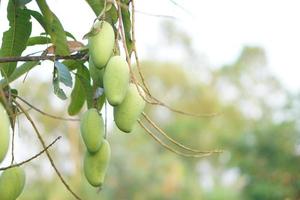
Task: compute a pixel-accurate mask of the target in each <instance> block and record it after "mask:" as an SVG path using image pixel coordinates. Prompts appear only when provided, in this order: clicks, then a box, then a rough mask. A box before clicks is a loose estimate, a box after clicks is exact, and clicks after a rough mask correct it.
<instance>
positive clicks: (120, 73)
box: [80, 21, 145, 187]
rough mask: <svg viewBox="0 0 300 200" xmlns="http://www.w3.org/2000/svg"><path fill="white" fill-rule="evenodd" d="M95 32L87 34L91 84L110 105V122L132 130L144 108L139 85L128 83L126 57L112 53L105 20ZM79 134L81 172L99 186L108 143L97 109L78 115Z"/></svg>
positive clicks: (111, 36) (107, 157)
mask: <svg viewBox="0 0 300 200" xmlns="http://www.w3.org/2000/svg"><path fill="white" fill-rule="evenodd" d="M93 28H94V32H95V34H93V35H91V36H90V37H89V44H88V45H89V71H90V75H91V77H92V79H93V85H94V86H96V87H101V88H103V89H104V90H103V91H104V94H103V95H105V98H106V99H107V101H108V103H109V104H110V105H111V106H113V110H114V111H113V112H114V121H115V124H116V125H117V127H118V128H119V129H120V130H121V131H123V132H126V133H129V132H131V131H132V130H133V128H134V125H135V124H136V122H137V120H138V118H139V116H140V114H141V113H142V112H143V110H144V107H145V101H144V99H143V97H142V95H144V93H143V90H142V88H140V87H139V86H138V85H136V84H134V83H130V70H129V66H128V63H127V62H126V60H125V59H124V58H123V57H121V56H118V55H113V49H114V46H115V34H114V30H113V28H112V26H111V25H110V24H109V23H108V22H105V21H98V22H96V23H95V24H94V27H93ZM80 130H81V135H82V138H83V141H84V143H85V146H86V148H87V152H86V154H85V158H84V164H83V165H84V174H85V176H86V179H87V180H88V182H89V183H90V184H91V185H92V186H95V187H101V186H102V184H103V181H104V177H105V173H106V170H107V167H108V163H109V160H110V145H109V143H108V141H107V140H106V139H104V123H103V118H102V116H101V114H99V113H98V110H97V109H95V108H91V109H89V110H87V111H86V112H85V113H84V114H83V116H82V118H81V126H80Z"/></svg>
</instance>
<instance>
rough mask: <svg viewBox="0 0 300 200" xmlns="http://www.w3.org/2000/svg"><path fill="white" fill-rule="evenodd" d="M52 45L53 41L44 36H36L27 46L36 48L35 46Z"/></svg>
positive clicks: (29, 40) (30, 39)
mask: <svg viewBox="0 0 300 200" xmlns="http://www.w3.org/2000/svg"><path fill="white" fill-rule="evenodd" d="M49 43H51V39H50V38H48V37H44V36H35V37H30V38H29V39H28V41H27V46H34V45H40V44H49Z"/></svg>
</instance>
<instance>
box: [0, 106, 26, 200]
mask: <svg viewBox="0 0 300 200" xmlns="http://www.w3.org/2000/svg"><path fill="white" fill-rule="evenodd" d="M9 140H10V121H9V118H8V115H7V113H6V110H5V109H4V107H3V106H2V104H1V103H0V163H1V162H2V161H3V160H4V158H5V156H6V154H7V151H8V146H9ZM25 179H26V178H25V172H24V170H23V169H22V168H21V167H13V168H9V169H6V170H5V171H4V172H3V173H2V174H1V176H0V199H1V200H16V199H17V198H18V196H19V195H20V194H21V193H22V191H23V189H24V185H25Z"/></svg>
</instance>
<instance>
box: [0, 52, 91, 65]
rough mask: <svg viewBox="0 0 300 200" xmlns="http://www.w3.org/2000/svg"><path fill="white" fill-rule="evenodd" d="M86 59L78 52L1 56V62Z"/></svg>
mask: <svg viewBox="0 0 300 200" xmlns="http://www.w3.org/2000/svg"><path fill="white" fill-rule="evenodd" d="M62 59H64V60H82V59H84V60H86V59H87V58H86V56H85V54H82V53H77V54H73V55H67V56H59V55H41V56H15V57H2V58H0V63H7V62H18V61H40V60H62Z"/></svg>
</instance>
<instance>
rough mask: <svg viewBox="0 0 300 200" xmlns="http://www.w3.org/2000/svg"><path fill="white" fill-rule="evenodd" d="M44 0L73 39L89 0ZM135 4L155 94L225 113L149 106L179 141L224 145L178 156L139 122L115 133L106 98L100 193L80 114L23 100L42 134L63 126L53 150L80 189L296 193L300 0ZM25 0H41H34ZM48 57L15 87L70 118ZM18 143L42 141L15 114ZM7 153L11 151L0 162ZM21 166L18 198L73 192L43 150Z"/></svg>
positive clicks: (101, 195) (161, 199)
mask: <svg viewBox="0 0 300 200" xmlns="http://www.w3.org/2000/svg"><path fill="white" fill-rule="evenodd" d="M48 3H49V5H50V7H51V8H52V9H53V11H54V12H55V13H56V15H57V16H58V17H59V18H60V19H61V20H62V23H63V26H64V28H65V29H66V30H68V31H70V32H72V33H74V35H75V36H76V37H77V38H78V39H79V40H81V38H82V36H83V35H84V34H85V33H86V32H87V31H88V30H89V28H90V26H91V24H92V22H93V19H94V15H93V12H92V11H91V10H90V8H89V7H88V5H87V4H86V3H85V2H84V1H80V0H72V1H71V0H69V1H67V0H64V1H63V0H56V1H48ZM6 4H7V1H5V0H4V1H1V7H0V19H1V21H0V36H2V33H3V31H5V30H6V29H7V27H8V24H7V22H6V21H5V17H6V11H5V7H6ZM136 4H137V5H136V9H137V10H136V18H137V19H136V29H137V30H136V32H137V44H138V52H139V54H140V59H141V66H142V72H143V73H144V74H145V77H146V82H147V83H148V85H149V86H150V90H151V92H152V93H153V95H154V96H156V97H158V98H159V99H161V100H162V101H163V102H165V103H167V104H168V105H171V106H173V107H176V108H178V109H180V110H185V111H188V112H193V113H200V114H201V113H202V114H207V113H214V112H220V113H222V114H220V115H218V116H215V117H209V118H194V117H190V116H184V115H180V114H177V113H174V112H170V111H169V110H167V109H165V108H163V107H157V106H151V105H148V106H147V108H146V112H147V113H148V114H149V116H150V117H151V118H152V119H153V120H154V121H155V122H156V123H157V124H158V125H159V126H160V127H161V128H162V129H163V130H165V131H166V132H167V133H168V134H169V135H170V136H171V137H173V138H175V139H176V140H178V141H180V142H182V143H184V144H185V145H187V146H190V147H194V148H200V149H203V150H209V149H216V148H218V149H224V153H222V154H216V155H212V156H210V157H207V158H201V159H195V158H184V157H180V156H178V155H175V154H173V153H171V152H169V151H168V150H166V149H165V148H163V147H162V146H160V145H159V144H157V143H156V142H155V141H154V140H153V139H152V138H151V137H150V136H149V135H147V133H146V132H145V131H144V130H143V129H142V128H140V127H139V126H137V127H136V129H135V131H134V132H133V133H131V134H124V133H121V132H120V131H118V130H117V128H116V127H115V125H114V124H113V121H112V116H111V114H110V113H111V108H108V114H107V119H108V128H109V129H108V130H109V132H108V140H109V142H110V143H111V148H112V158H111V163H110V167H109V170H108V172H107V176H106V181H105V186H104V188H103V190H102V191H100V192H99V191H98V190H97V189H95V188H92V187H91V186H90V185H89V184H88V183H87V181H86V180H85V177H84V176H83V171H82V158H83V154H84V151H85V149H84V146H83V143H82V141H81V138H80V133H79V123H78V122H66V121H59V120H54V119H51V118H48V117H46V116H43V115H40V114H39V113H36V112H35V111H33V110H30V111H29V112H30V114H31V115H32V116H33V118H34V120H35V122H36V124H37V125H38V128H39V129H40V131H41V132H42V134H43V136H44V138H45V140H46V141H47V143H50V142H51V141H52V140H53V139H54V138H56V137H57V136H60V135H61V136H63V138H62V139H61V140H59V141H58V142H57V143H56V144H55V146H54V147H52V148H51V155H53V157H54V160H55V163H56V165H57V166H58V168H59V169H60V171H61V173H62V174H63V175H64V177H65V178H66V179H67V181H68V183H69V184H70V185H71V187H72V188H73V189H74V190H75V191H76V193H78V194H79V195H80V196H82V197H84V198H83V199H91V200H92V199H93V200H96V199H99V200H100V199H118V200H127V199H128V200H131V199H133V200H143V199H147V200H182V199H187V200H202V199H204V200H223V199H230V200H240V199H245V200H247V199H249V200H252V199H255V200H266V199H270V200H277V199H278V200H283V199H284V200H296V199H300V174H299V166H300V159H299V156H300V140H299V139H300V131H299V128H300V126H299V125H300V124H299V122H300V121H299V119H300V112H299V111H300V93H299V91H300V81H299V78H298V76H299V74H300V73H299V67H300V61H299V56H298V53H299V52H300V49H299V48H300V37H299V35H300V29H299V28H298V27H297V26H298V25H297V24H299V19H300V13H299V12H298V11H297V7H298V8H299V6H300V3H299V1H297V0H294V1H293V0H285V1H283V0H278V1H271V0H265V1H259V0H252V1H240V0H229V1H222V2H220V1H217V0H211V1H204V0H198V1H196V0H194V1H192V0H191V1H183V0H181V1H180V0H177V1H176V0H174V1H171V0H155V1H147V0H136ZM28 6H29V7H31V8H34V9H37V7H36V5H35V3H34V2H32V3H30V4H28ZM33 23H34V26H33V27H34V33H35V34H36V35H38V34H40V32H42V29H41V28H40V27H39V25H38V24H37V23H36V22H35V21H33ZM83 43H85V44H86V43H87V41H83ZM43 48H44V47H35V48H33V49H29V50H28V51H27V53H31V52H34V51H39V50H43ZM52 67H53V66H52V65H51V63H50V62H47V61H45V62H43V64H42V65H41V66H39V67H36V68H35V69H34V70H32V71H31V72H30V73H29V74H28V76H27V78H26V80H25V81H23V80H19V81H17V82H16V83H15V84H14V86H15V87H17V88H19V94H20V96H22V97H23V98H25V99H26V100H28V101H29V102H31V103H32V104H33V105H35V106H36V107H38V108H41V109H42V110H44V111H46V112H48V113H51V114H54V115H57V116H67V110H66V107H67V106H68V101H61V100H59V99H58V98H57V97H56V96H55V95H54V94H53V88H52V85H51V77H52V73H51V71H52ZM68 92H70V91H68ZM15 148H16V160H17V161H22V160H23V159H26V158H28V157H30V156H31V155H33V154H35V153H36V152H38V151H39V150H40V149H41V146H40V145H39V143H38V140H37V138H36V137H35V134H34V132H33V129H32V128H31V126H30V124H29V123H28V122H27V121H26V120H25V117H23V116H22V115H21V116H20V117H19V119H18V123H17V137H16V147H15ZM9 161H10V157H9V156H8V157H7V159H6V160H5V162H4V163H2V164H1V166H5V165H7V164H8V163H9ZM24 167H25V170H26V173H27V182H26V187H25V191H24V193H23V194H22V195H21V196H20V198H19V199H20V200H32V199H41V200H44V199H45V200H68V199H73V197H72V196H71V195H70V194H69V193H68V192H67V191H66V190H65V188H64V187H63V185H62V183H61V182H60V181H59V179H58V177H57V176H56V175H55V173H54V171H53V170H52V168H51V166H50V163H49V162H48V160H47V158H46V157H45V155H42V156H41V157H39V158H38V159H36V160H34V161H32V162H31V163H28V164H26V165H24Z"/></svg>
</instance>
